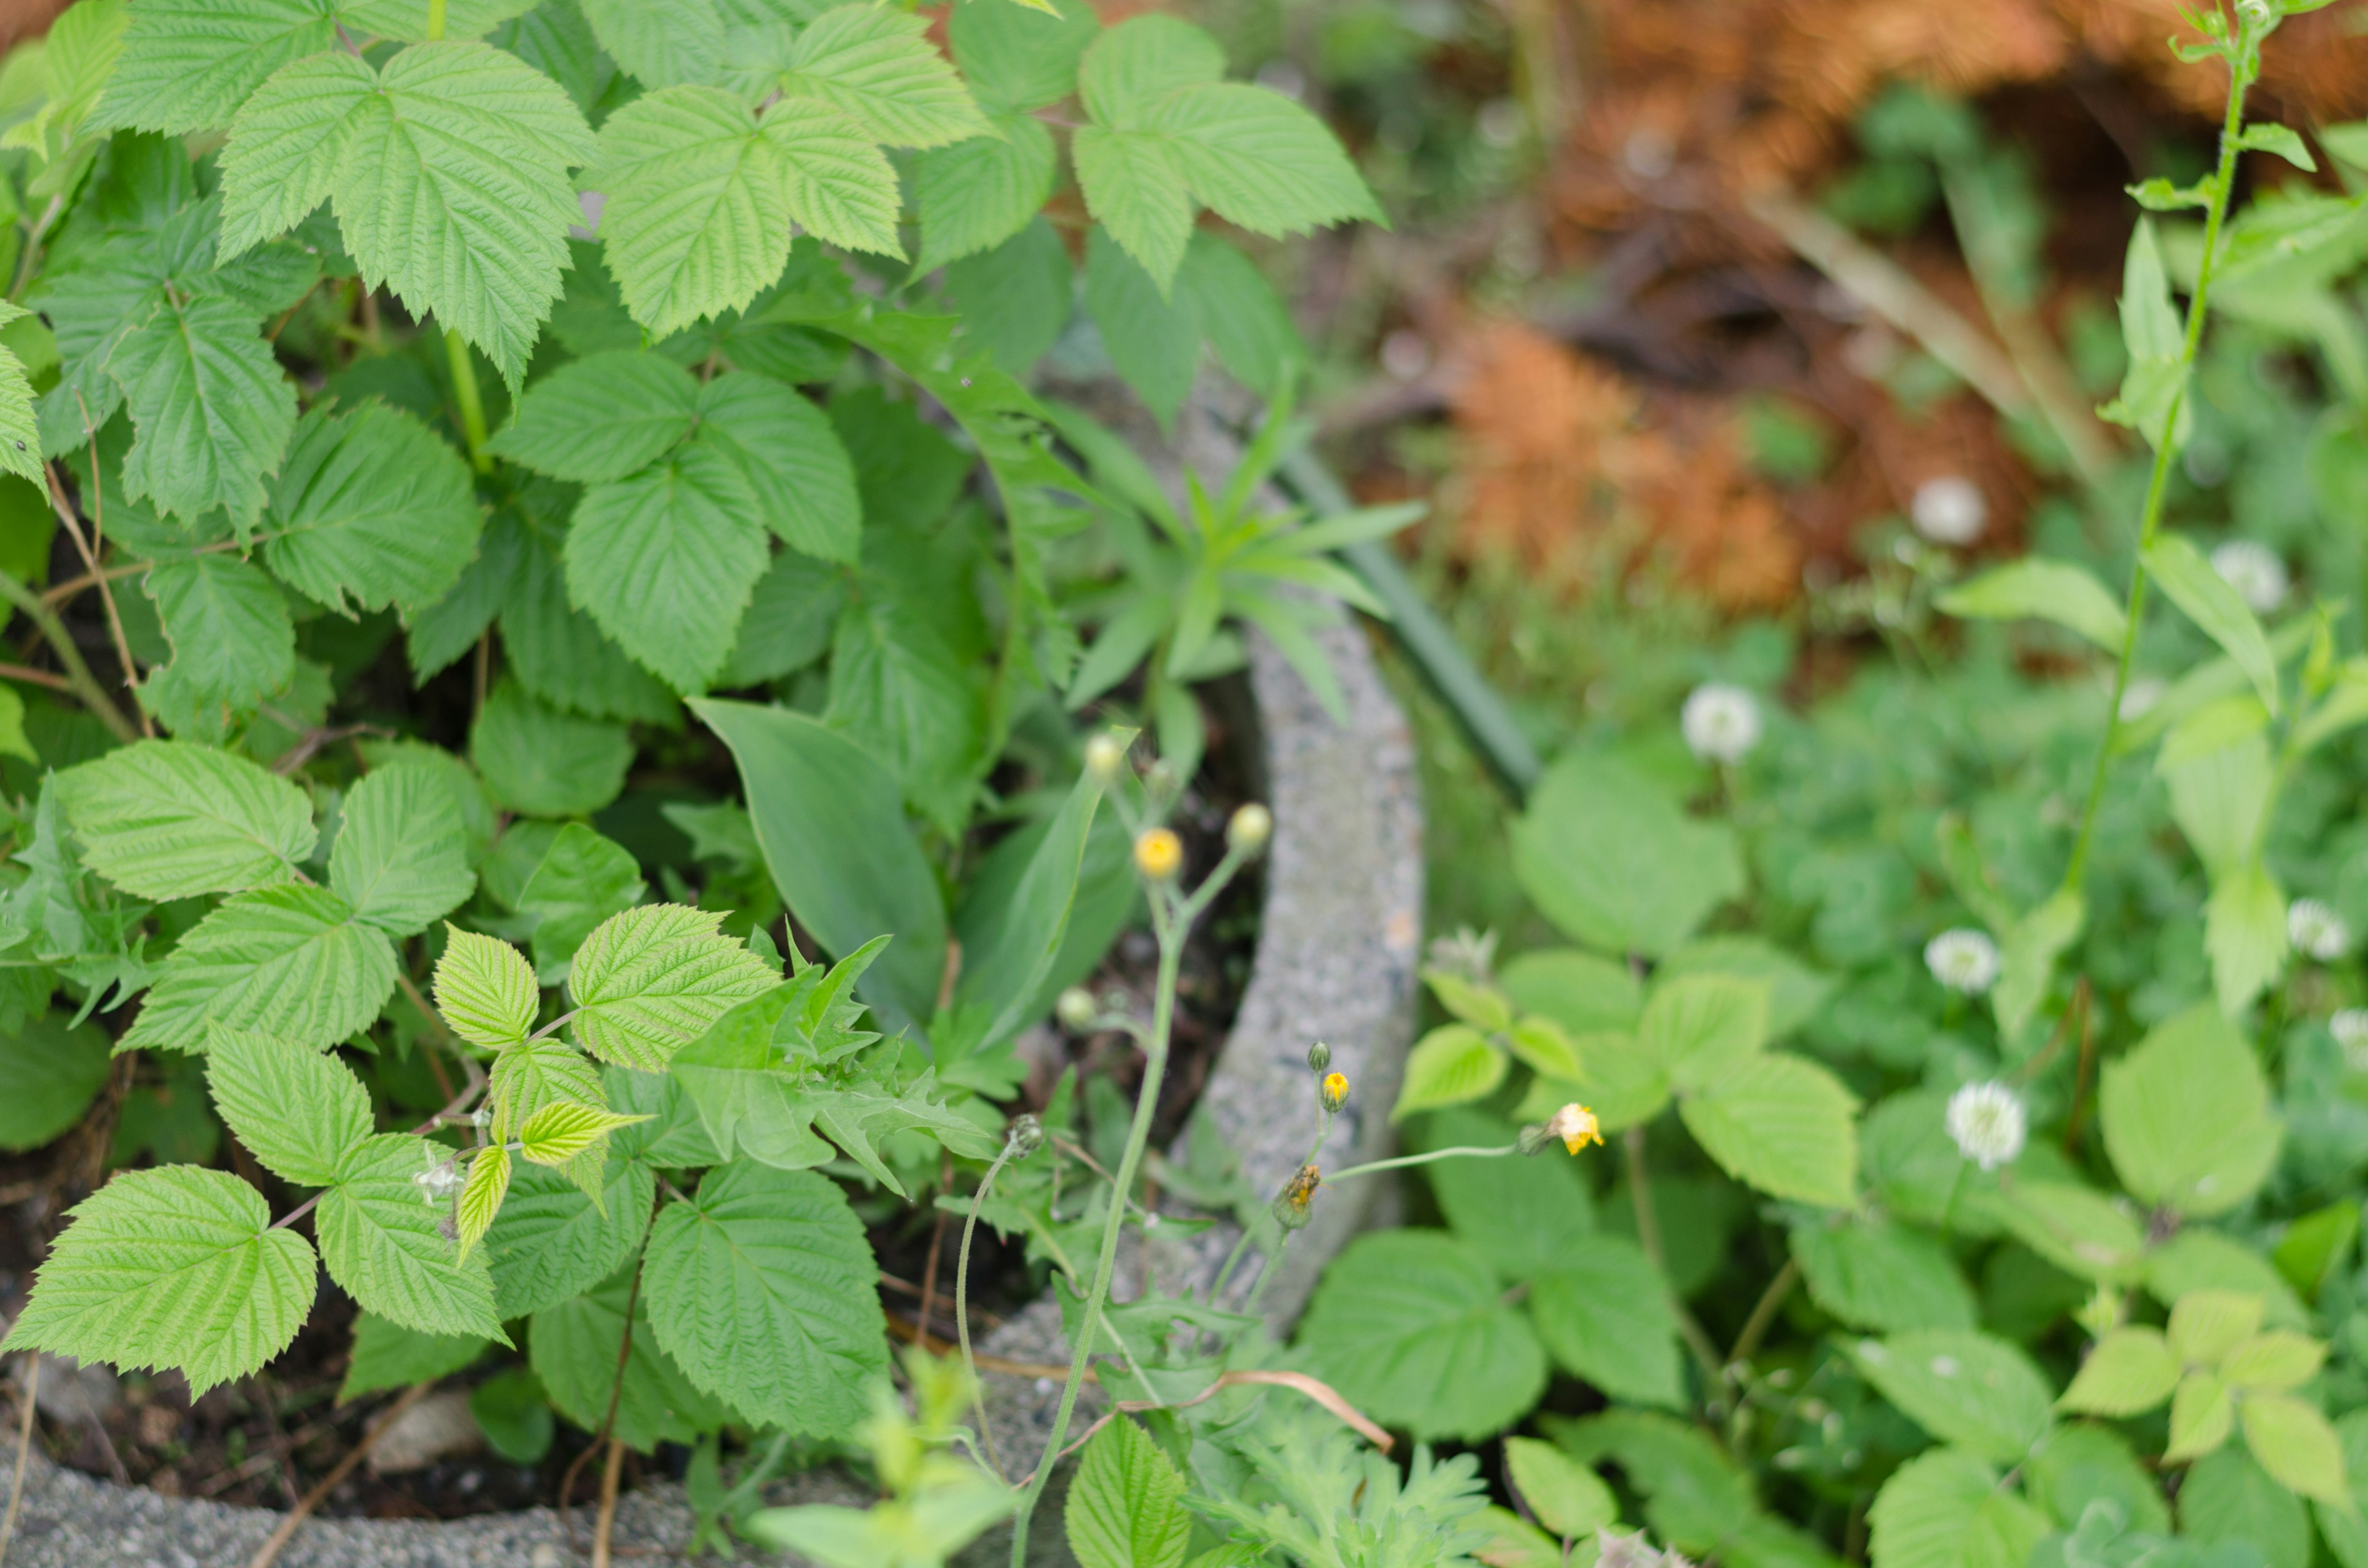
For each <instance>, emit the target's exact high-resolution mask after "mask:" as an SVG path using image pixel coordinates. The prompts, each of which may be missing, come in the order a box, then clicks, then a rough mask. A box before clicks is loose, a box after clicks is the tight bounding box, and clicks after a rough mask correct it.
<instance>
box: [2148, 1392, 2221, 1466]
mask: <svg viewBox="0 0 2368 1568" xmlns="http://www.w3.org/2000/svg"><path fill="white" fill-rule="evenodd" d="M2236 1421H2237V1406H2236V1402H2235V1401H2234V1400H2232V1399H2230V1398H2229V1397H2228V1385H2227V1384H2226V1383H2224V1382H2222V1381H2220V1380H2219V1379H2218V1378H2215V1377H2214V1376H2213V1375H2212V1374H2211V1373H2209V1372H2203V1371H2195V1372H2190V1373H2188V1374H2187V1375H2186V1376H2185V1377H2183V1378H2181V1379H2180V1380H2179V1387H2178V1388H2177V1389H2176V1390H2175V1391H2173V1392H2172V1393H2171V1396H2170V1446H2169V1448H2167V1449H2164V1450H2163V1453H2162V1457H2163V1458H2164V1459H2165V1460H2169V1461H2170V1462H2173V1463H2176V1462H2178V1461H2180V1460H2192V1459H2199V1458H2201V1457H2202V1456H2203V1455H2205V1454H2208V1453H2211V1452H2212V1451H2213V1450H2214V1449H2217V1448H2219V1447H2220V1445H2221V1444H2223V1443H2226V1441H2227V1440H2228V1434H2229V1433H2230V1432H2231V1431H2233V1430H2234V1429H2235V1427H2236Z"/></svg>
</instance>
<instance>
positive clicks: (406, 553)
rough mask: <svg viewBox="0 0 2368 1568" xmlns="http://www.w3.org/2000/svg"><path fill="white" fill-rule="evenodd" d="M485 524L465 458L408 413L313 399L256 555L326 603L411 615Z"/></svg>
mask: <svg viewBox="0 0 2368 1568" xmlns="http://www.w3.org/2000/svg"><path fill="white" fill-rule="evenodd" d="M483 526H484V517H483V516H482V514H481V513H480V512H479V510H478V507H477V498H476V494H475V493H474V491H473V490H472V488H471V486H470V483H469V470H468V465H467V464H465V463H464V462H462V461H461V456H460V454H459V453H457V452H455V451H454V450H453V449H451V447H450V445H448V444H447V443H446V442H444V441H442V440H440V439H438V437H436V435H435V434H434V433H432V432H431V431H429V430H428V428H427V426H424V425H422V424H420V423H419V421H418V420H416V419H415V418H413V417H412V416H411V415H408V414H403V413H399V412H397V411H396V410H394V409H392V408H389V407H387V406H386V405H385V404H383V403H363V404H362V405H361V406H360V407H359V408H358V409H356V410H355V411H354V412H353V413H352V414H349V415H343V416H342V417H341V416H339V415H333V414H330V413H328V412H327V411H326V409H325V407H316V408H315V409H314V410H313V413H312V414H310V415H307V416H306V417H305V420H304V423H303V424H302V426H300V427H299V428H298V429H297V432H296V441H295V444H294V445H293V446H292V447H290V449H289V451H288V459H287V461H286V462H285V463H284V464H283V465H282V466H281V468H280V471H279V483H278V484H276V485H275V486H274V487H273V489H272V495H271V508H270V510H269V511H268V513H266V514H265V517H264V528H265V531H266V535H267V538H266V541H265V543H264V547H263V559H264V561H265V562H267V563H268V565H269V566H270V568H271V570H272V572H273V574H275V575H277V576H278V577H279V579H280V580H281V581H282V582H285V583H286V584H288V585H290V587H292V588H295V589H296V590H298V591H299V592H300V593H303V594H306V595H308V596H310V597H313V598H315V599H318V600H319V601H320V602H321V603H323V604H324V605H327V606H329V607H330V608H333V609H345V608H347V607H348V605H352V606H356V607H359V608H363V609H384V608H387V607H388V606H389V605H393V606H394V607H395V608H398V609H400V610H401V611H402V612H403V617H404V620H406V621H409V620H411V619H415V618H416V616H417V615H418V614H419V612H420V611H421V610H424V609H426V608H427V607H428V606H430V605H432V604H434V603H436V601H438V599H440V598H442V597H444V596H445V595H446V594H448V593H450V591H451V589H452V586H453V585H454V584H456V583H458V582H459V581H460V580H461V572H462V570H463V569H464V568H466V567H467V566H468V564H469V562H470V561H471V560H472V559H473V558H474V556H475V555H476V551H477V536H478V533H479V531H480V530H481V528H483Z"/></svg>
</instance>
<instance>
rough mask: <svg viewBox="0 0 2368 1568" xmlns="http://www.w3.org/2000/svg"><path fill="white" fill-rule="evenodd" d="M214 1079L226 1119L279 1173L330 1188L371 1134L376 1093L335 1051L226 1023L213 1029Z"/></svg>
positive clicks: (209, 1062) (210, 1059)
mask: <svg viewBox="0 0 2368 1568" xmlns="http://www.w3.org/2000/svg"><path fill="white" fill-rule="evenodd" d="M206 1085H207V1087H208V1088H210V1089H211V1090H212V1092H213V1099H214V1109H215V1110H217V1111H219V1112H220V1113H221V1115H222V1123H223V1125H225V1126H227V1127H228V1128H229V1129H230V1130H231V1131H233V1132H234V1133H236V1134H237V1135H238V1141H239V1142H242V1143H244V1144H245V1145H246V1147H247V1149H248V1151H249V1152H251V1153H253V1154H254V1155H255V1157H256V1159H258V1160H261V1161H262V1162H263V1163H264V1164H265V1165H268V1166H269V1167H270V1169H271V1171H272V1174H274V1175H275V1176H279V1177H280V1178H281V1179H282V1180H284V1181H290V1182H294V1183H295V1184H297V1185H298V1186H300V1187H327V1186H328V1185H329V1184H330V1183H332V1182H334V1181H336V1179H337V1167H338V1165H340V1164H341V1163H342V1162H343V1161H344V1159H345V1157H346V1156H347V1154H349V1153H352V1152H353V1151H354V1150H355V1149H356V1148H357V1147H359V1145H360V1143H361V1142H362V1140H363V1139H365V1138H368V1137H369V1136H370V1092H369V1091H368V1090H366V1089H364V1088H363V1087H362V1085H361V1080H360V1079H359V1078H357V1077H355V1076H354V1075H353V1074H352V1072H351V1071H349V1070H348V1069H347V1067H346V1065H345V1063H343V1062H339V1061H338V1060H337V1059H336V1057H335V1056H333V1055H329V1054H326V1053H324V1052H322V1051H316V1050H314V1049H313V1047H312V1046H309V1045H303V1044H300V1043H299V1042H297V1041H295V1040H283V1039H281V1038H279V1036H276V1035H268V1034H256V1033H254V1032H253V1031H251V1030H246V1029H228V1028H222V1026H220V1025H215V1026H214V1027H213V1028H210V1029H209V1030H208V1031H207V1034H206Z"/></svg>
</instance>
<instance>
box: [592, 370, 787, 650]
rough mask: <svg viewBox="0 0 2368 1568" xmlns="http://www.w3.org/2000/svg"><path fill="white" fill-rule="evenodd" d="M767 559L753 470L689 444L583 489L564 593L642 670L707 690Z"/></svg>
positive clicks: (701, 446)
mask: <svg viewBox="0 0 2368 1568" xmlns="http://www.w3.org/2000/svg"><path fill="white" fill-rule="evenodd" d="M782 390H783V391H784V392H788V389H787V388H783V389H782ZM789 395H790V396H791V397H792V398H794V397H796V396H797V394H796V393H795V392H789ZM769 558H770V557H769V554H768V551H767V549H766V544H765V526H764V523H763V522H762V521H761V514H760V513H759V511H758V507H757V493H756V491H755V489H754V488H752V487H751V486H750V484H749V483H748V476H747V473H746V471H745V470H744V469H743V468H742V467H741V466H740V464H738V463H736V462H734V461H733V460H731V459H730V458H728V457H726V456H725V455H723V453H722V452H720V451H718V450H716V449H714V448H712V447H711V446H707V445H702V444H697V443H694V444H692V445H689V446H686V447H683V448H681V449H678V450H677V451H675V452H672V453H670V454H668V455H667V456H666V457H664V458H662V459H660V460H658V461H656V462H655V463H653V464H651V465H650V466H649V467H648V468H645V469H643V470H642V471H641V472H639V473H636V474H634V475H632V477H631V478H628V479H622V480H619V481H617V482H615V483H610V484H601V485H596V486H594V487H593V488H592V489H591V490H589V491H586V493H585V496H584V500H583V503H582V504H581V505H580V506H577V507H576V509H575V524H574V526H573V527H571V528H569V529H568V530H567V549H566V562H567V592H568V597H570V598H572V599H574V600H575V603H576V604H577V605H579V606H581V607H582V608H584V609H585V611H586V613H588V614H589V615H590V616H591V617H592V619H594V620H596V621H598V622H599V623H600V625H601V627H602V629H603V630H605V631H607V632H608V633H609V635H610V636H611V637H613V638H615V639H616V640H617V644H618V646H619V647H621V648H622V649H624V651H625V652H626V653H630V654H632V657H633V658H634V660H635V661H636V662H637V663H639V664H640V665H642V666H643V668H645V669H647V670H649V671H650V672H651V673H653V674H654V675H656V676H658V677H659V678H660V679H662V680H664V681H666V684H667V685H669V686H671V687H674V688H675V689H676V690H677V691H686V692H697V691H704V690H705V689H706V688H707V687H708V684H709V683H710V682H711V681H712V680H713V679H714V678H715V675H716V672H717V671H719V670H721V669H722V668H723V661H724V660H725V659H726V658H728V657H729V656H730V655H731V653H732V644H733V641H734V638H735V637H736V636H737V635H738V632H739V627H740V616H741V614H742V612H743V611H745V610H746V608H748V599H749V597H750V596H751V595H752V594H754V593H755V591H756V587H757V578H758V577H760V576H762V575H763V574H764V572H765V567H766V565H767V563H768V560H769Z"/></svg>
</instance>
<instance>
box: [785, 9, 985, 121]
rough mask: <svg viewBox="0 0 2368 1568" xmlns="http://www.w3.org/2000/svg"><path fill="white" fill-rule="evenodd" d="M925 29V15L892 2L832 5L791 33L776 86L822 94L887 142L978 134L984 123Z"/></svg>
mask: <svg viewBox="0 0 2368 1568" xmlns="http://www.w3.org/2000/svg"><path fill="white" fill-rule="evenodd" d="M781 88H782V91H783V92H784V93H786V94H788V95H790V97H791V99H795V98H797V97H818V98H821V99H823V100H824V101H825V102H826V103H828V104H830V105H831V106H832V107H834V108H837V110H838V111H839V112H840V113H842V114H844V115H846V116H847V118H848V119H850V120H852V121H854V122H855V123H856V124H857V125H858V126H860V127H861V128H862V130H863V132H864V134H865V135H867V136H869V137H870V138H871V139H872V140H873V141H875V142H888V143H890V144H891V145H894V146H899V147H936V146H939V145H942V144H943V143H946V142H959V141H962V139H963V138H965V137H969V136H975V135H978V134H979V133H981V132H982V131H985V130H986V121H985V119H984V117H982V116H981V115H980V114H979V112H978V106H977V105H976V104H974V103H973V102H971V97H970V92H969V90H968V89H967V88H965V87H964V86H963V85H962V78H961V77H959V76H957V75H956V74H954V68H953V66H952V65H951V63H950V62H948V61H947V60H946V58H945V56H943V55H941V54H939V52H938V51H937V49H936V47H935V46H934V45H932V44H931V43H930V42H929V40H928V19H927V18H925V17H919V16H916V15H914V14H913V13H911V12H907V11H902V10H898V9H897V8H896V7H894V6H880V5H871V4H858V5H852V6H836V7H833V8H832V9H830V10H827V11H825V12H824V13H823V14H822V15H821V16H819V17H815V18H814V21H813V22H812V23H811V24H810V25H808V27H807V28H806V29H805V30H804V31H803V32H802V33H800V34H799V35H798V40H797V47H796V49H795V51H793V52H792V54H791V66H790V70H789V73H788V74H786V75H784V76H783V77H782V78H781Z"/></svg>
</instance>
